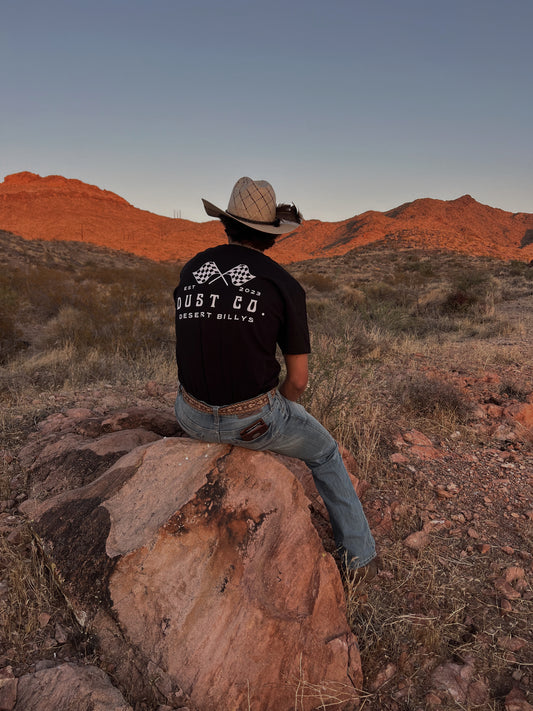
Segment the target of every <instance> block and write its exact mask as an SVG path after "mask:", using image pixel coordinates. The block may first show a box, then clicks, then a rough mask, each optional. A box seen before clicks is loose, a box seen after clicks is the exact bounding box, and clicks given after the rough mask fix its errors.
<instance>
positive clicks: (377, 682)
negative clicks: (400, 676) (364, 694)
mask: <svg viewBox="0 0 533 711" xmlns="http://www.w3.org/2000/svg"><path fill="white" fill-rule="evenodd" d="M395 674H396V665H394V664H387V666H386V667H384V668H383V669H381V670H380V671H379V672H378V673H377V674H376V678H375V679H374V681H373V682H372V683H371V684H370V691H377V690H378V689H380V688H381V687H382V686H383V685H384V684H386V683H387V682H388V681H390V680H391V679H392V677H393V676H394V675H395Z"/></svg>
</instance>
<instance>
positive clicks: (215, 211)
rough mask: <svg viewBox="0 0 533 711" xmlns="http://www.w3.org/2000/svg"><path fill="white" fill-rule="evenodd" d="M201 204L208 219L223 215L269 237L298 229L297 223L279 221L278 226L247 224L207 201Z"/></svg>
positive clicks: (257, 223)
mask: <svg viewBox="0 0 533 711" xmlns="http://www.w3.org/2000/svg"><path fill="white" fill-rule="evenodd" d="M202 202H203V204H204V209H205V211H206V212H207V214H208V215H209V217H218V218H220V216H221V215H225V216H226V217H228V218H229V219H230V220H234V221H235V222H240V223H241V225H246V227H250V228H251V229H252V230H256V231H257V232H265V233H266V234H269V235H284V234H287V233H288V232H294V230H295V229H297V228H298V227H300V223H299V222H289V221H288V220H280V223H279V225H268V224H266V223H264V222H249V221H248V220H243V219H241V218H240V217H235V216H234V215H230V214H229V212H226V210H222V209H221V208H220V207H217V206H216V205H213V203H212V202H209V201H208V200H204V199H203V198H202Z"/></svg>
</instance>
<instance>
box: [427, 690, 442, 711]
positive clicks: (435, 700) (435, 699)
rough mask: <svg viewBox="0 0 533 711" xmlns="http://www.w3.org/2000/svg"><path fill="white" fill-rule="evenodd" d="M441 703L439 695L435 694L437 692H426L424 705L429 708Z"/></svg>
mask: <svg viewBox="0 0 533 711" xmlns="http://www.w3.org/2000/svg"><path fill="white" fill-rule="evenodd" d="M441 705H442V699H441V698H440V696H437V694H433V693H432V692H430V693H429V694H426V706H428V707H429V708H431V709H433V708H435V707H437V706H441Z"/></svg>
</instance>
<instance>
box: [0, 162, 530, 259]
mask: <svg viewBox="0 0 533 711" xmlns="http://www.w3.org/2000/svg"><path fill="white" fill-rule="evenodd" d="M0 229H2V230H6V231H9V232H13V233H15V234H18V235H21V236H22V237H24V238H25V239H30V240H31V239H41V240H65V241H81V242H85V243H91V244H96V245H101V246H106V247H110V248H113V249H120V250H124V251H127V252H130V253H133V254H137V255H139V256H143V257H148V258H150V259H155V260H158V261H166V260H182V259H188V258H189V257H191V256H193V255H194V254H195V253H196V252H197V251H199V250H200V249H206V248H208V247H211V246H214V245H216V244H220V243H221V242H222V241H224V239H225V236H224V233H223V230H222V226H221V224H220V223H219V221H218V220H215V221H211V222H201V223H197V222H191V221H189V220H182V219H176V218H170V217H164V216H161V215H156V214H154V213H152V212H148V211H147V210H141V209H139V208H136V207H134V206H133V205H131V204H130V203H128V202H127V201H126V200H125V199H124V198H122V197H120V196H119V195H116V194H115V193H113V192H110V191H109V190H102V189H100V188H98V187H97V186H94V185H88V184H86V183H83V182H82V181H80V180H75V179H70V178H64V177H62V176H57V175H51V176H47V177H41V176H39V175H37V174H35V173H31V172H21V173H15V174H13V175H8V176H7V177H6V178H5V179H4V181H3V183H0ZM383 240H385V241H389V242H391V243H393V244H395V243H399V244H408V245H412V246H417V247H423V248H425V249H448V250H454V251H458V252H462V253H466V254H471V255H476V256H492V257H498V258H501V259H515V260H521V261H530V260H531V259H533V214H531V213H511V212H506V211H505V210H500V209H498V208H494V207H490V206H488V205H482V204H481V203H479V202H477V201H476V200H474V198H472V197H471V196H470V195H463V196H462V197H459V198H457V199H455V200H437V199H432V198H421V199H418V200H414V201H413V202H408V203H405V204H403V205H400V206H398V207H396V208H393V209H391V210H388V211H386V212H377V211H374V210H369V211H367V212H364V213H362V214H360V215H355V216H353V217H351V218H348V219H346V220H342V221H339V222H321V221H319V220H313V219H311V220H306V221H304V223H303V225H302V227H301V228H300V229H299V230H298V231H297V232H294V233H291V234H289V235H287V236H285V237H283V238H281V239H280V240H279V241H278V243H277V244H276V245H275V247H274V248H273V249H272V251H271V255H272V257H273V258H274V259H276V260H278V261H280V262H282V263H291V262H295V261H303V260H306V259H315V258H317V257H330V256H336V255H342V254H345V253H346V252H349V251H350V250H352V249H354V248H357V247H361V246H363V245H366V244H370V243H373V242H377V241H383Z"/></svg>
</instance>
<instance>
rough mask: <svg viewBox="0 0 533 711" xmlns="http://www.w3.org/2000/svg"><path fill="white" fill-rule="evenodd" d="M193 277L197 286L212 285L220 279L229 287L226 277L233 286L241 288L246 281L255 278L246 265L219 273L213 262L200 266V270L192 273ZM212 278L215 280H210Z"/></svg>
mask: <svg viewBox="0 0 533 711" xmlns="http://www.w3.org/2000/svg"><path fill="white" fill-rule="evenodd" d="M215 275H216V276H215ZM193 276H194V278H195V279H196V281H197V282H198V284H205V282H206V281H207V282H208V283H209V284H212V283H213V282H215V281H216V280H217V279H222V280H223V282H224V284H225V285H226V286H229V285H228V282H227V281H226V279H225V277H227V276H228V277H229V278H230V281H231V283H232V284H233V286H242V285H243V284H246V282H247V281H250V280H251V279H255V276H254V275H253V274H252V273H251V272H250V270H249V269H248V267H247V266H246V264H237V266H235V267H232V268H231V269H228V271H227V272H221V271H220V269H219V268H218V267H217V265H216V264H215V262H206V263H205V264H202V266H201V267H200V269H197V270H196V271H195V272H193ZM213 276H214V277H215V278H214V279H211V277H213Z"/></svg>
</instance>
